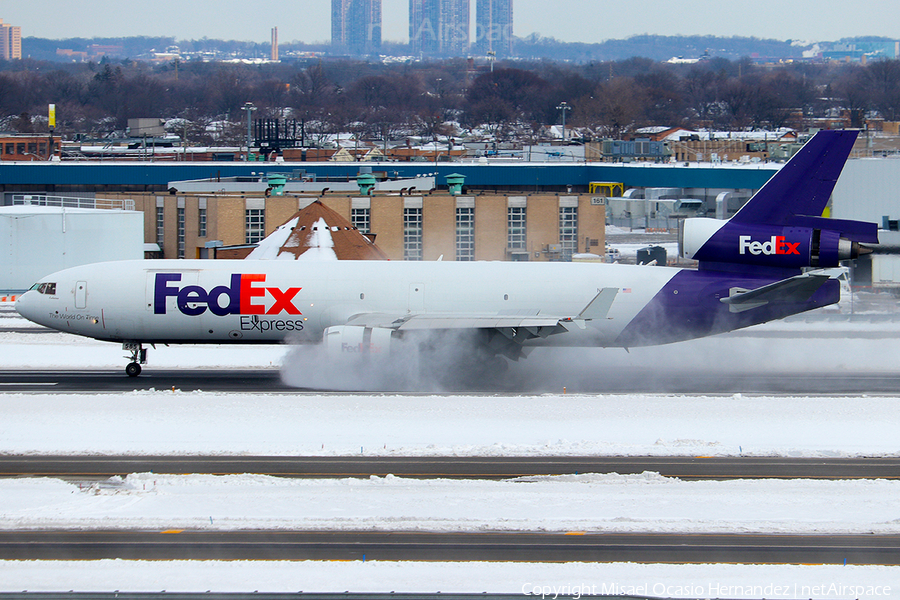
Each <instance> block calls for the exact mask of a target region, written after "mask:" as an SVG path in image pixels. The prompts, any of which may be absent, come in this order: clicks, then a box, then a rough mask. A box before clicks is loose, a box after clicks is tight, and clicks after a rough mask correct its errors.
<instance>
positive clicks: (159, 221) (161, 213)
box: [156, 206, 166, 250]
mask: <svg viewBox="0 0 900 600" xmlns="http://www.w3.org/2000/svg"><path fill="white" fill-rule="evenodd" d="M165 242H166V209H165V208H163V207H162V206H157V207H156V243H157V244H159V249H160V250H162V249H163V245H164V244H165Z"/></svg>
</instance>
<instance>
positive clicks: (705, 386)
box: [0, 366, 900, 396]
mask: <svg viewBox="0 0 900 600" xmlns="http://www.w3.org/2000/svg"><path fill="white" fill-rule="evenodd" d="M564 385H565V384H564V383H559V384H557V383H555V382H546V383H545V384H543V386H542V387H539V388H538V389H534V387H533V386H531V385H529V386H528V388H527V389H526V388H525V387H524V386H523V385H522V384H517V383H516V381H515V380H511V379H507V380H506V381H498V382H496V383H495V384H489V385H484V384H479V385H477V386H475V385H467V384H464V383H462V384H460V385H459V386H458V387H457V388H456V389H445V390H442V391H445V392H463V393H475V392H481V393H487V394H493V393H505V394H509V393H512V394H517V393H523V394H533V393H554V392H561V391H562V388H563V386H564ZM171 388H175V389H177V390H181V391H185V392H188V391H198V390H202V391H208V392H244V393H255V392H263V393H303V392H317V393H319V392H322V391H326V392H327V391H334V390H321V389H315V388H302V387H301V388H296V387H291V386H289V385H287V384H285V383H284V382H283V381H282V380H281V375H280V372H279V371H278V370H277V369H255V370H254V369H154V368H153V367H152V366H151V367H146V368H145V369H144V371H143V373H142V374H141V375H140V377H133V378H132V377H128V376H126V375H125V373H124V370H113V369H99V370H78V371H72V370H0V392H5V393H10V392H35V391H52V392H53V393H73V394H81V393H122V392H131V391H135V390H150V389H155V390H165V389H171ZM567 391H568V392H569V393H581V394H618V393H621V394H627V393H653V394H704V395H718V394H736V393H742V394H775V395H778V394H794V395H804V396H807V395H837V396H842V395H859V394H869V395H878V394H892V395H893V394H897V393H898V392H900V372H890V373H867V372H841V373H834V372H820V371H815V370H810V371H806V372H802V373H797V372H784V373H744V374H740V373H720V372H714V371H710V372H705V371H694V370H691V371H678V370H656V371H655V372H654V373H653V374H652V376H648V373H647V371H646V370H645V369H638V368H617V370H616V373H615V376H614V377H611V376H610V374H609V373H607V372H603V371H600V370H598V371H597V372H596V373H595V374H593V375H591V374H582V375H579V378H578V379H577V380H575V381H571V382H568V389H567ZM382 392H403V393H416V392H415V391H413V392H410V391H409V390H406V389H397V390H382ZM341 393H351V394H352V393H364V394H367V395H371V394H372V393H373V392H353V391H349V392H341ZM374 393H379V392H374ZM420 393H429V392H420Z"/></svg>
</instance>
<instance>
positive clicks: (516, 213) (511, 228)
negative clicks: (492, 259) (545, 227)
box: [506, 206, 528, 251]
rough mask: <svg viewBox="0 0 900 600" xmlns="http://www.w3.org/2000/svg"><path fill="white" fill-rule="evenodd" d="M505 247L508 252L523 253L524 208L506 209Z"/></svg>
mask: <svg viewBox="0 0 900 600" xmlns="http://www.w3.org/2000/svg"><path fill="white" fill-rule="evenodd" d="M506 247H507V249H509V250H510V251H524V250H527V249H528V247H527V246H526V244H525V207H524V206H510V207H509V208H507V209H506Z"/></svg>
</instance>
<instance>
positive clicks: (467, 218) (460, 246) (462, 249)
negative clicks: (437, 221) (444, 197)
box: [456, 207, 475, 260]
mask: <svg viewBox="0 0 900 600" xmlns="http://www.w3.org/2000/svg"><path fill="white" fill-rule="evenodd" d="M456 260H475V208H474V207H468V208H460V207H457V208H456Z"/></svg>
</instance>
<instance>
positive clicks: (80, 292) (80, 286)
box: [75, 281, 87, 308]
mask: <svg viewBox="0 0 900 600" xmlns="http://www.w3.org/2000/svg"><path fill="white" fill-rule="evenodd" d="M75 308H87V282H86V281H78V282H76V283H75Z"/></svg>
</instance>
